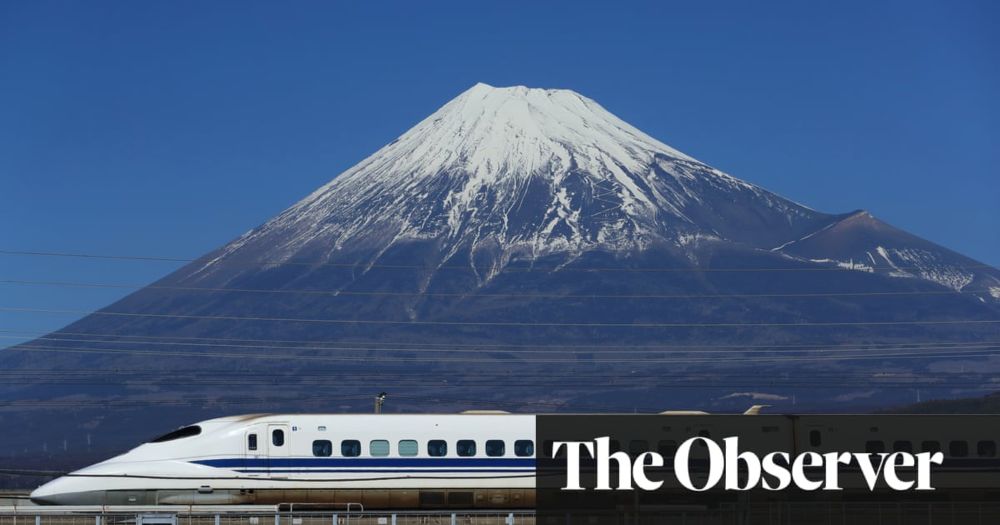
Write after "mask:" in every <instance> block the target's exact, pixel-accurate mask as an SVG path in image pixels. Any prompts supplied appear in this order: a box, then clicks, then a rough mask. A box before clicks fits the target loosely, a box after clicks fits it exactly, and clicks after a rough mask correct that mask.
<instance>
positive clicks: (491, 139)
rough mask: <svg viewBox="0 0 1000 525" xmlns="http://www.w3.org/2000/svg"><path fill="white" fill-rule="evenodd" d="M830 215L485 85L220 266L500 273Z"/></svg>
mask: <svg viewBox="0 0 1000 525" xmlns="http://www.w3.org/2000/svg"><path fill="white" fill-rule="evenodd" d="M828 217H829V216H827V215H825V214H821V213H817V212H815V211H813V210H810V209H808V208H805V207H803V206H800V205H798V204H796V203H793V202H791V201H788V200H786V199H783V198H781V197H778V196H776V195H774V194H772V193H770V192H768V191H766V190H763V189H761V188H759V187H757V186H754V185H752V184H748V183H746V182H743V181H741V180H739V179H736V178H733V177H730V176H729V175H726V174H725V173H722V172H721V171H719V170H716V169H714V168H712V167H710V166H707V165H705V164H703V163H701V162H699V161H697V160H695V159H693V158H691V157H689V156H687V155H685V154H683V153H681V152H679V151H677V150H675V149H673V148H671V147H670V146H667V145H666V144H663V143H662V142H660V141H658V140H656V139H654V138H652V137H650V136H648V135H646V134H645V133H643V132H641V131H639V130H638V129H636V128H634V127H632V126H631V125H629V124H628V123H626V122H624V121H622V120H621V119H619V118H618V117H616V116H614V115H612V114H611V113H609V112H608V111H607V110H605V109H604V108H603V107H601V106H600V105H599V104H597V103H596V102H594V101H593V100H590V99H588V98H586V97H583V96H581V95H579V94H577V93H575V92H573V91H569V90H561V89H550V90H546V89H529V88H526V87H522V86H518V87H510V88H494V87H491V86H488V85H485V84H477V85H475V86H474V87H472V88H471V89H469V90H468V91H466V92H464V93H462V94H461V95H460V96H458V97H457V98H455V99H454V100H452V101H451V102H449V103H447V104H446V105H445V106H444V107H442V108H441V109H439V110H438V111H436V112H434V113H433V114H432V115H430V116H429V117H427V118H426V119H424V120H423V121H421V122H420V123H418V124H417V125H416V126H414V127H413V128H412V129H410V130H409V131H407V132H406V133H405V134H403V135H402V136H401V137H399V138H398V139H397V140H395V141H393V142H392V143H390V144H389V145H387V146H385V147H384V148H382V149H380V150H379V151H377V152H376V153H375V154H373V155H371V156H370V157H368V158H367V159H365V160H363V161H361V162H360V163H358V164H357V165H356V166H354V167H352V168H351V169H349V170H347V171H346V172H344V173H343V174H341V175H339V176H337V177H336V178H334V179H333V180H332V181H331V182H330V183H328V184H326V185H325V186H323V187H321V188H319V189H318V190H317V191H315V192H314V193H313V194H312V195H309V196H308V197H306V198H305V199H303V200H302V201H301V202H299V203H298V204H296V205H294V206H292V207H291V208H289V209H288V210H287V211H285V212H284V213H282V214H281V215H279V216H278V217H276V218H275V219H273V220H271V221H270V222H268V223H267V224H265V225H263V226H262V227H260V228H258V229H256V230H253V231H251V232H248V233H247V234H246V235H244V236H243V237H241V238H240V239H238V240H237V241H235V242H234V243H232V244H231V245H230V246H229V247H227V248H226V250H224V251H223V252H222V253H221V254H219V255H218V257H217V258H216V259H215V260H216V261H217V260H220V259H221V258H224V257H226V256H228V255H232V254H234V253H236V252H239V251H241V250H243V249H244V248H245V247H247V246H249V245H253V244H255V243H261V242H267V243H268V244H269V245H270V246H272V249H270V250H268V253H267V256H266V257H267V260H268V261H271V262H281V261H285V260H289V259H292V258H296V257H302V256H309V257H310V258H311V259H316V258H319V259H329V258H333V257H335V256H337V255H344V254H345V253H348V254H349V253H351V252H358V251H364V252H367V253H369V254H370V253H376V254H377V253H381V252H383V251H384V250H386V249H388V248H389V247H390V246H392V245H394V244H398V243H401V242H406V241H411V240H414V239H439V240H440V241H441V242H442V251H443V253H444V256H443V257H442V260H448V259H449V258H450V257H451V256H453V255H455V254H456V253H458V252H459V251H460V250H463V249H467V250H468V251H469V253H470V254H475V253H476V252H477V251H480V249H482V248H486V249H488V250H490V251H494V252H496V255H495V257H494V262H495V263H496V264H495V265H494V266H495V270H499V269H501V268H502V267H503V265H504V264H506V262H507V261H508V260H509V259H510V258H511V257H529V258H531V257H539V256H544V255H548V254H552V253H566V254H568V255H570V256H572V255H573V254H579V253H580V252H583V251H586V250H592V249H602V250H608V251H614V252H625V251H633V250H642V249H644V248H646V247H648V246H649V245H650V244H652V243H657V242H666V243H669V244H671V245H675V246H684V245H685V244H687V243H689V242H691V240H693V239H699V240H718V239H726V240H734V241H739V242H747V241H751V242H753V241H756V240H759V239H758V238H760V240H764V241H765V242H771V241H772V240H775V239H780V240H785V239H787V238H789V236H790V235H795V234H796V233H803V232H806V231H809V230H810V229H811V228H813V227H815V226H818V225H819V223H824V222H826V221H827V220H828ZM734 219H735V220H737V221H738V223H737V224H734ZM244 251H246V250H244ZM210 266H211V263H210V264H208V265H207V267H210ZM206 269H208V268H206Z"/></svg>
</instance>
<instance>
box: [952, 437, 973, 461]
mask: <svg viewBox="0 0 1000 525" xmlns="http://www.w3.org/2000/svg"><path fill="white" fill-rule="evenodd" d="M948 455H950V456H951V457H953V458H964V457H965V456H968V455H969V444H968V443H967V442H965V441H952V442H951V443H948Z"/></svg>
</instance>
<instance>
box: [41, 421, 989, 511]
mask: <svg viewBox="0 0 1000 525" xmlns="http://www.w3.org/2000/svg"><path fill="white" fill-rule="evenodd" d="M759 411H760V407H759V406H758V407H753V408H751V409H750V410H748V411H747V412H746V413H745V414H746V415H750V416H753V417H746V416H719V417H703V415H704V414H705V413H704V412H665V413H662V414H661V415H668V416H670V419H669V420H664V419H662V418H656V417H655V416H654V417H653V419H650V418H644V417H633V416H629V417H625V418H620V419H618V420H615V421H616V423H615V426H614V428H612V429H610V432H609V433H608V434H609V435H611V436H612V437H613V438H614V441H613V442H612V448H613V449H618V450H624V451H627V452H628V453H629V454H630V455H632V456H635V455H637V454H639V453H641V452H643V451H647V450H648V451H656V452H659V453H660V454H661V455H663V456H664V457H665V458H667V457H672V456H673V455H674V451H676V449H677V447H678V444H679V443H681V442H683V441H684V440H685V439H687V438H689V437H692V436H704V437H709V438H723V437H725V436H733V435H738V436H740V446H741V449H744V450H754V451H759V452H763V453H766V452H769V451H773V450H779V449H781V450H788V451H791V452H793V454H795V453H798V452H801V451H806V450H812V451H816V452H833V451H848V452H869V453H883V452H894V451H905V452H938V451H940V452H943V453H944V457H945V461H944V464H943V465H942V466H941V468H940V469H936V471H935V478H934V481H935V487H940V488H963V489H965V488H972V489H976V490H985V491H992V492H989V494H993V493H995V492H996V491H997V490H998V489H1000V450H998V446H997V444H998V441H1000V417H998V416H947V415H943V416H893V415H878V416H871V415H868V416H821V415H804V416H797V415H785V416H776V415H775V416H757V415H756V414H757V413H758V412H759ZM685 416H691V417H685ZM582 419H583V420H584V421H587V420H594V421H607V420H604V419H601V418H594V417H589V416H588V417H587V418H582ZM579 420H580V418H577V421H579ZM538 421H541V420H538ZM538 421H536V416H534V415H515V414H507V413H503V412H493V411H472V412H465V413H461V414H419V415H418V414H414V415H388V414H383V415H376V414H351V415H325V414H269V415H260V414H257V415H244V416H234V417H224V418H219V419H212V420H208V421H203V422H201V423H197V424H195V425H191V426H186V427H183V428H180V429H177V430H175V431H173V432H170V433H168V434H165V435H163V436H160V437H158V438H156V439H153V440H151V441H150V442H148V443H145V444H143V445H140V446H138V447H136V448H135V449H133V450H130V451H129V452H126V453H125V454H122V455H120V456H117V457H114V458H111V459H109V460H107V461H104V462H101V463H98V464H96V465H92V466H89V467H86V468H83V469H81V470H78V471H75V472H72V473H69V474H67V475H64V476H62V477H60V478H57V479H55V480H53V481H51V482H49V483H47V484H45V485H43V486H41V487H39V488H38V489H36V490H35V491H34V492H32V493H31V499H32V501H33V502H35V503H37V504H41V505H219V504H243V505H249V504H258V505H259V504H269V505H280V504H297V503H319V504H324V505H338V506H343V507H347V506H348V505H352V504H357V505H360V506H363V507H364V508H367V509H371V508H384V509H389V508H409V509H418V508H430V509H440V508H463V509H474V508H489V509H502V508H532V507H534V506H535V503H536V501H535V500H536V494H535V487H536V457H538V458H541V457H544V456H545V455H546V453H544V452H543V451H550V450H551V449H550V447H551V443H550V442H549V441H546V442H545V443H541V444H538V446H537V447H536V443H535V440H536V439H538V438H536V423H538ZM544 421H546V423H545V424H543V423H538V430H540V431H543V432H549V431H551V429H550V428H548V427H549V426H551V425H552V423H551V422H552V421H553V419H547V420H544ZM562 425H563V423H562V422H561V421H557V422H556V426H557V430H558V428H562ZM605 430H607V429H605ZM549 435H550V436H551V434H549ZM593 437H598V436H596V435H595V436H587V439H591V438H593ZM546 439H548V438H546ZM560 439H564V438H562V437H560ZM668 463H669V462H668ZM665 468H669V465H667V466H665ZM850 479H851V478H845V488H850V487H849V486H848V485H850V484H853V485H855V486H856V487H862V485H861V483H862V482H861V478H860V477H859V476H858V475H857V473H855V476H854V481H851V480H850ZM984 494H985V493H984ZM991 497H992V496H991Z"/></svg>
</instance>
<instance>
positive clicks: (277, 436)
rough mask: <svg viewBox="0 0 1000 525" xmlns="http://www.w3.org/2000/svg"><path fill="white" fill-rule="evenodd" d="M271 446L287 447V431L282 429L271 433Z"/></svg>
mask: <svg viewBox="0 0 1000 525" xmlns="http://www.w3.org/2000/svg"><path fill="white" fill-rule="evenodd" d="M271 444H272V445H274V446H276V447H283V446H285V431H284V430H281V429H280V428H278V429H275V430H273V431H271Z"/></svg>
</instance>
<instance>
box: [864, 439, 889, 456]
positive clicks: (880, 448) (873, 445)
mask: <svg viewBox="0 0 1000 525" xmlns="http://www.w3.org/2000/svg"><path fill="white" fill-rule="evenodd" d="M865 452H867V453H869V454H881V453H882V452H885V443H884V442H882V441H878V440H872V441H866V442H865Z"/></svg>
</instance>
